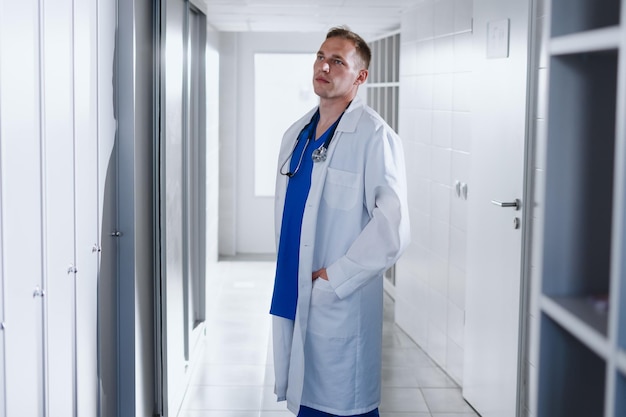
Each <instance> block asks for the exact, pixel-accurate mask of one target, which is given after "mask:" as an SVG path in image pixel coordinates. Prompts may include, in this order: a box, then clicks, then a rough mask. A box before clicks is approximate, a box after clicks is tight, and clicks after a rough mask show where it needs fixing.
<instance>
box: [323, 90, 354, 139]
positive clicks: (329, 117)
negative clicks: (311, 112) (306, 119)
mask: <svg viewBox="0 0 626 417" xmlns="http://www.w3.org/2000/svg"><path fill="white" fill-rule="evenodd" d="M353 98H354V97H352V98H344V99H341V100H338V99H337V100H327V99H326V100H324V99H322V100H320V119H319V122H318V128H321V129H323V131H325V130H326V128H328V127H329V126H330V125H332V124H333V123H335V121H336V120H337V119H338V118H339V116H341V113H343V112H344V110H346V107H348V105H349V104H350V102H351V101H352V99H353ZM318 132H319V130H318Z"/></svg>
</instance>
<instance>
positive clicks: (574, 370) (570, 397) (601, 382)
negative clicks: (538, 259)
mask: <svg viewBox="0 0 626 417" xmlns="http://www.w3.org/2000/svg"><path fill="white" fill-rule="evenodd" d="M547 305H548V306H549V308H548V310H554V309H560V308H561V307H558V306H557V305H556V304H555V303H553V302H552V301H551V300H548V302H547ZM563 311H564V310H563ZM546 312H547V311H545V310H544V312H543V314H542V315H541V338H540V340H541V342H540V346H539V349H540V352H539V354H540V359H539V387H538V399H537V408H538V412H537V416H539V417H544V416H546V417H548V416H549V417H589V416H602V415H604V397H605V386H606V385H605V384H606V371H605V370H606V362H605V361H604V360H603V359H602V358H601V357H600V356H598V355H597V354H596V353H594V352H593V351H592V350H591V349H589V348H588V347H587V346H586V345H585V344H583V343H581V340H579V339H577V338H576V336H573V335H572V332H571V331H569V329H566V328H565V327H564V326H562V325H561V323H559V322H557V321H555V320H553V319H552V317H551V316H549V315H547V314H546ZM555 315H556V316H558V315H559V314H555ZM560 320H562V321H563V322H567V321H568V320H563V319H562V318H561V319H560ZM570 326H571V323H570ZM595 337H598V336H595Z"/></svg>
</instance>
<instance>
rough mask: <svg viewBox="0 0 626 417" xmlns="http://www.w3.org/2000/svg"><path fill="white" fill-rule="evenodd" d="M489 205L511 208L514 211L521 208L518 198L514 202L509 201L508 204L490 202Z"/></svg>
mask: <svg viewBox="0 0 626 417" xmlns="http://www.w3.org/2000/svg"><path fill="white" fill-rule="evenodd" d="M491 204H495V205H496V206H499V207H513V208H515V210H519V209H520V208H521V207H522V202H521V201H520V199H519V198H516V199H515V201H510V202H502V201H496V200H491Z"/></svg>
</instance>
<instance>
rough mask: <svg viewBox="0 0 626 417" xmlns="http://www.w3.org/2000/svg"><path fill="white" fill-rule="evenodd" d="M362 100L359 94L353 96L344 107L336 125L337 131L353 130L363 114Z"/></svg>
mask: <svg viewBox="0 0 626 417" xmlns="http://www.w3.org/2000/svg"><path fill="white" fill-rule="evenodd" d="M364 104H365V103H364V102H363V99H362V98H361V97H359V96H356V97H354V99H353V100H352V103H350V105H349V106H348V108H347V109H346V112H345V113H344V114H343V117H342V118H341V121H340V122H339V125H338V126H337V131H339V132H354V131H355V130H356V128H357V125H358V123H359V119H360V118H361V115H362V114H363V110H364Z"/></svg>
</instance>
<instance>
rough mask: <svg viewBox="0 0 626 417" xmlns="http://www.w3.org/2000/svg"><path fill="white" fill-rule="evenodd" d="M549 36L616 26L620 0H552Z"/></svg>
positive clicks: (618, 21) (618, 20) (618, 19)
mask: <svg viewBox="0 0 626 417" xmlns="http://www.w3.org/2000/svg"><path fill="white" fill-rule="evenodd" d="M551 16H552V19H551V24H550V27H551V36H553V37H554V36H561V35H567V34H570V33H576V32H584V31H588V30H592V29H599V28H604V27H610V26H616V25H619V23H620V0H603V1H597V0H552V12H551Z"/></svg>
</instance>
